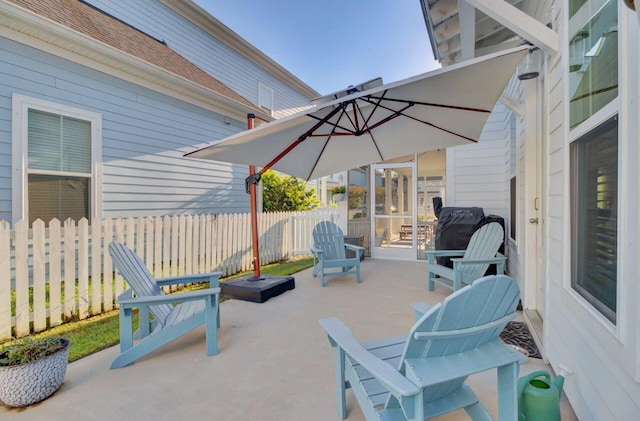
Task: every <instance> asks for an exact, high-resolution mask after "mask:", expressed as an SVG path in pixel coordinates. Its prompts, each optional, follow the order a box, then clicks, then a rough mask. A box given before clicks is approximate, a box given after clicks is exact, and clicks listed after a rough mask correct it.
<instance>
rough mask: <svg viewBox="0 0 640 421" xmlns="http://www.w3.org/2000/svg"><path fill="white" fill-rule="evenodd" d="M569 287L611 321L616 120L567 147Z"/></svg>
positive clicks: (614, 280) (614, 268) (613, 311)
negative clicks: (569, 241) (568, 156)
mask: <svg viewBox="0 0 640 421" xmlns="http://www.w3.org/2000/svg"><path fill="white" fill-rule="evenodd" d="M571 216H572V229H571V240H572V249H573V253H572V274H571V275H572V276H571V286H572V287H573V288H574V289H575V290H576V291H577V292H578V293H579V294H580V295H582V296H583V297H584V298H585V299H586V300H587V301H589V302H590V303H591V304H592V305H593V306H594V307H596V308H597V309H598V310H599V311H600V312H601V313H602V314H604V315H605V316H606V317H607V318H608V319H609V320H610V321H611V322H613V323H615V315H616V311H617V283H618V271H617V267H618V249H617V247H618V246H617V245H618V230H617V224H618V119H617V117H614V118H612V119H610V120H608V121H607V122H605V123H603V124H602V125H600V126H598V127H597V128H595V129H594V130H592V131H591V132H589V133H587V134H586V135H584V136H583V137H581V138H580V139H578V140H576V141H575V142H573V143H572V144H571Z"/></svg>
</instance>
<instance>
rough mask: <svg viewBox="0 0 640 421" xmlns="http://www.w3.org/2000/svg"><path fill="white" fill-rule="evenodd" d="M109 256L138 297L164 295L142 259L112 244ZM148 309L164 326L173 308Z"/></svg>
mask: <svg viewBox="0 0 640 421" xmlns="http://www.w3.org/2000/svg"><path fill="white" fill-rule="evenodd" d="M109 254H110V255H111V260H113V263H114V265H115V267H116V269H117V270H118V272H120V274H121V275H122V277H123V278H124V279H125V281H127V284H128V285H129V287H131V289H132V290H133V292H135V294H136V295H137V296H138V297H145V296H159V295H164V293H163V292H162V289H161V288H160V287H159V286H158V284H157V283H156V281H155V280H154V279H153V276H151V273H150V272H149V270H148V269H147V267H146V266H145V264H144V262H143V261H142V259H140V257H138V255H137V254H135V253H134V252H133V251H131V250H130V249H129V248H128V247H126V246H125V245H124V244H120V243H117V242H112V243H111V244H109ZM149 309H150V310H151V313H152V314H153V316H154V317H155V318H156V320H158V322H159V323H160V324H161V325H164V323H165V320H166V319H167V316H168V315H169V313H170V312H171V310H172V309H173V306H171V305H169V304H161V305H156V306H151V307H149Z"/></svg>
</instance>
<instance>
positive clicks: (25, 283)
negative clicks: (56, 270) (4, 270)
mask: <svg viewBox="0 0 640 421" xmlns="http://www.w3.org/2000/svg"><path fill="white" fill-rule="evenodd" d="M28 235H29V234H28V232H27V221H25V220H22V221H18V222H17V223H16V225H15V236H16V239H15V252H16V257H15V260H16V263H15V265H16V266H15V267H16V286H15V289H16V323H15V327H16V336H17V337H21V336H25V335H28V334H29V320H30V312H29V260H28V259H29V245H28V240H29V238H28Z"/></svg>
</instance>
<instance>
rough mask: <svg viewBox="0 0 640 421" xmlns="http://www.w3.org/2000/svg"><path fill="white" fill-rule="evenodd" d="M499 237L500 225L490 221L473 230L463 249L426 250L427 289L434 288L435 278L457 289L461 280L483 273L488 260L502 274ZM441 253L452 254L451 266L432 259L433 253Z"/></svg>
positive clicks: (473, 277) (444, 284)
mask: <svg viewBox="0 0 640 421" xmlns="http://www.w3.org/2000/svg"><path fill="white" fill-rule="evenodd" d="M503 238H504V230H503V229H502V226H501V225H500V224H499V223H497V222H491V223H490V224H487V225H483V226H482V227H480V229H478V230H477V231H476V232H474V233H473V235H472V236H471V239H470V240H469V244H468V245H467V249H466V250H427V252H426V253H427V263H428V266H427V280H428V283H429V291H433V290H434V289H435V283H436V282H437V283H438V284H440V285H442V286H445V287H447V288H449V289H452V290H454V291H457V290H459V289H460V288H461V287H462V286H463V285H462V284H470V283H471V282H473V281H474V280H476V279H478V278H480V277H481V276H483V275H484V274H485V272H486V271H487V269H488V268H489V265H490V264H492V263H495V264H496V267H497V271H496V272H497V273H498V274H503V273H504V265H505V261H506V260H507V258H506V257H505V256H503V255H502V254H501V253H499V252H498V249H499V248H500V244H501V243H502V241H503ZM445 256H447V257H453V258H452V259H451V261H452V262H453V268H448V267H446V266H443V265H439V264H438V263H436V257H445ZM456 256H457V257H456ZM436 275H439V276H440V278H436Z"/></svg>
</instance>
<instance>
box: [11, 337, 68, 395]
mask: <svg viewBox="0 0 640 421" xmlns="http://www.w3.org/2000/svg"><path fill="white" fill-rule="evenodd" d="M62 341H63V342H64V343H65V346H64V348H62V349H60V350H59V351H57V352H55V353H53V354H51V355H49V356H47V357H45V358H43V359H41V360H38V361H34V362H31V363H28V364H20V365H13V366H7V367H0V400H1V401H2V402H4V404H5V405H7V406H13V407H20V406H27V405H32V404H34V403H36V402H40V401H41V400H43V399H46V398H48V397H49V396H51V395H52V394H53V392H55V391H56V390H58V388H59V387H60V385H61V384H62V381H63V380H64V376H65V374H66V372H67V362H68V360H69V343H70V342H69V340H68V339H64V338H62Z"/></svg>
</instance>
